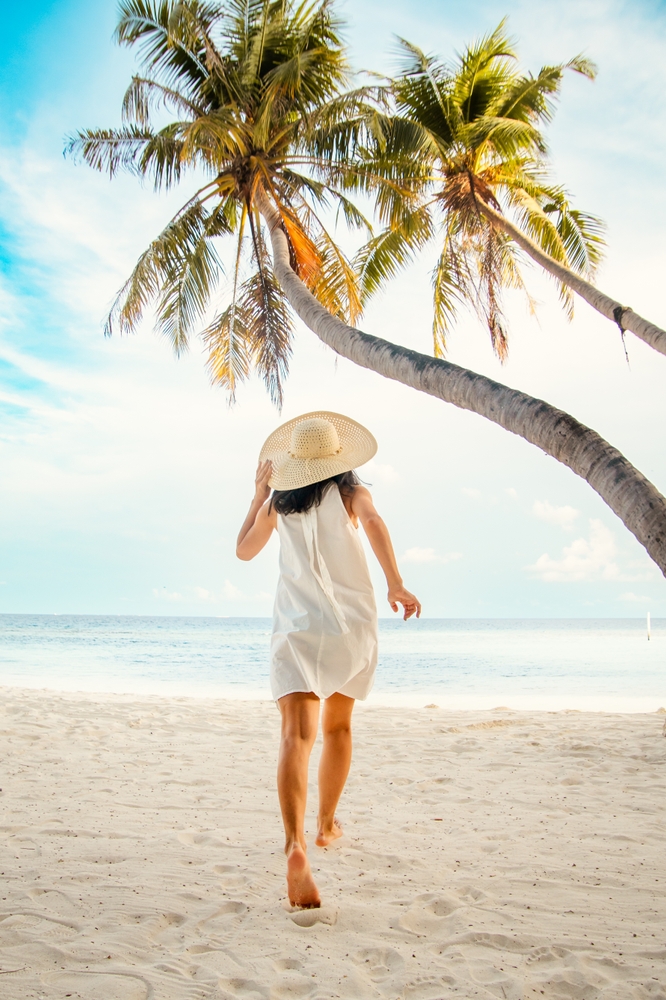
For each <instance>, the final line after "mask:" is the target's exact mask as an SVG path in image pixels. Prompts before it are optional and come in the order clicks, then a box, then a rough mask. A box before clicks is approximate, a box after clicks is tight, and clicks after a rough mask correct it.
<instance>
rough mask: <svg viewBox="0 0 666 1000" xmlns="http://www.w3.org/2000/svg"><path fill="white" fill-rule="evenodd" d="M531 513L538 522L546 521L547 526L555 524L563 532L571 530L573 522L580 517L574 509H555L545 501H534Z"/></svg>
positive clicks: (567, 507)
mask: <svg viewBox="0 0 666 1000" xmlns="http://www.w3.org/2000/svg"><path fill="white" fill-rule="evenodd" d="M532 513H533V514H534V516H535V517H538V518H539V520H540V521H546V522H547V523H548V524H557V525H558V526H559V527H560V528H563V529H564V530H565V531H572V530H573V524H574V521H575V520H576V518H577V517H579V515H580V511H579V510H576V508H575V507H569V506H564V507H555V506H554V505H553V504H551V503H548V501H547V500H535V502H534V506H533V507H532Z"/></svg>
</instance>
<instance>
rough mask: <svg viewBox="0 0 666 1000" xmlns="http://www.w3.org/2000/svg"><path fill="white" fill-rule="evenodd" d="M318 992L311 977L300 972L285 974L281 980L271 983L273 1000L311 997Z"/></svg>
mask: <svg viewBox="0 0 666 1000" xmlns="http://www.w3.org/2000/svg"><path fill="white" fill-rule="evenodd" d="M316 991H317V984H316V982H315V981H314V980H313V979H312V978H311V977H310V976H303V975H301V974H300V973H299V972H291V973H285V975H283V976H281V977H280V979H276V980H275V981H274V982H273V983H271V1000H273V997H284V998H285V1000H288V998H289V997H310V996H312V994H313V993H315V992H316Z"/></svg>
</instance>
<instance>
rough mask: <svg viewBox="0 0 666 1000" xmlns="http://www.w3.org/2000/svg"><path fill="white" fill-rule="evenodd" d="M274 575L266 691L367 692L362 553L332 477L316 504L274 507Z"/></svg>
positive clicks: (372, 658)
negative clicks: (284, 510)
mask: <svg viewBox="0 0 666 1000" xmlns="http://www.w3.org/2000/svg"><path fill="white" fill-rule="evenodd" d="M277 521H278V524H277V530H278V535H279V538H280V580H279V583H278V588H277V593H276V598H275V607H274V616H273V641H272V649H271V652H272V669H271V681H272V686H273V694H274V697H276V698H279V697H283V696H284V695H285V694H288V693H292V692H294V691H314V692H315V693H316V694H319V696H320V697H322V698H326V697H328V696H329V695H330V694H332V693H334V692H336V691H337V692H340V693H343V694H348V695H349V697H353V698H364V697H366V696H367V693H368V691H369V690H370V687H371V686H372V679H373V676H374V668H375V665H376V658H377V609H376V606H375V598H374V592H373V588H372V583H371V580H370V574H369V571H368V565H367V562H366V559H365V553H364V552H363V547H362V545H361V541H360V538H359V537H358V532H357V529H356V528H355V527H354V526H353V524H352V522H351V519H350V517H349V514H348V513H347V511H346V509H345V506H344V503H343V501H342V497H341V496H340V491H339V489H338V487H337V485H336V484H335V483H332V484H331V486H330V487H329V488H328V489H327V490H326V491H325V493H324V496H323V498H322V500H321V503H320V504H318V505H316V506H312V507H311V508H310V509H309V510H307V511H306V512H304V513H299V514H287V515H283V514H278V517H277Z"/></svg>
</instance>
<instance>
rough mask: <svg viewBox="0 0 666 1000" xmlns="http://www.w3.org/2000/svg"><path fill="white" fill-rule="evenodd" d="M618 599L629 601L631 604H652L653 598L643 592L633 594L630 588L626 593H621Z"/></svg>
mask: <svg viewBox="0 0 666 1000" xmlns="http://www.w3.org/2000/svg"><path fill="white" fill-rule="evenodd" d="M618 601H628V602H629V603H630V604H651V603H652V598H651V597H645V596H643V595H641V594H633V593H632V592H631V591H630V590H628V591H627V592H626V594H620V596H619V597H618Z"/></svg>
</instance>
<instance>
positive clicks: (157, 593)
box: [153, 587, 185, 603]
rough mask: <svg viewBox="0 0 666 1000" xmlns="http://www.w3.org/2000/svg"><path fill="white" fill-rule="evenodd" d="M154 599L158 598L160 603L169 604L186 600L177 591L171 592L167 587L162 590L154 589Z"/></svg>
mask: <svg viewBox="0 0 666 1000" xmlns="http://www.w3.org/2000/svg"><path fill="white" fill-rule="evenodd" d="M153 597H156V598H157V600H158V601H169V603H176V602H177V601H184V600H185V598H184V597H183V595H182V594H179V593H178V592H177V591H175V590H174V591H173V592H169V591H168V590H167V589H166V587H162V589H161V590H160V589H159V588H158V587H154V588H153Z"/></svg>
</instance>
